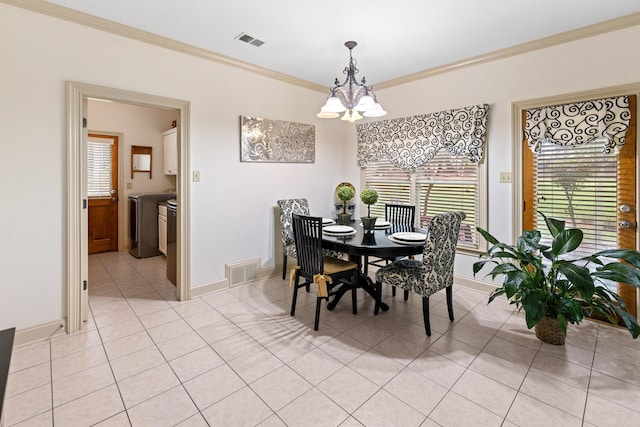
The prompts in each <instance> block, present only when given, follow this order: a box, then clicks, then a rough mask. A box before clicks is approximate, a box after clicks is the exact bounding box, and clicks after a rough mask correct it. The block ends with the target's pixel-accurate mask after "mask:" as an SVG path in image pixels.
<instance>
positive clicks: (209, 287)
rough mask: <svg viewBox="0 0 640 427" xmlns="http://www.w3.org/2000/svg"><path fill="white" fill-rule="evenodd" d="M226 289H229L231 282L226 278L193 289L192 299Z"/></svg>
mask: <svg viewBox="0 0 640 427" xmlns="http://www.w3.org/2000/svg"><path fill="white" fill-rule="evenodd" d="M224 289H229V280H228V279H226V278H225V279H220V280H216V281H215V282H210V283H206V284H204V285H200V286H196V287H193V288H191V298H196V297H200V296H202V295H206V294H210V293H212V292H218V291H222V290H224Z"/></svg>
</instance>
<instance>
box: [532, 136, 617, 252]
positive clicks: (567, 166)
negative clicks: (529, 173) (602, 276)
mask: <svg viewBox="0 0 640 427" xmlns="http://www.w3.org/2000/svg"><path fill="white" fill-rule="evenodd" d="M604 144H605V140H604V139H601V140H598V141H594V142H591V143H589V144H583V145H578V146H573V147H564V146H561V145H556V144H552V143H548V142H543V143H542V144H541V146H540V150H539V151H538V152H536V153H535V162H534V176H535V186H534V191H535V194H534V203H535V210H536V211H540V212H542V213H544V214H545V215H546V216H548V217H553V218H562V219H564V220H565V221H566V227H568V228H580V229H582V231H583V232H584V240H583V242H582V245H581V246H580V248H579V250H578V251H576V252H575V254H576V256H584V255H588V254H590V253H592V252H593V251H597V250H604V249H613V248H616V247H617V237H616V230H617V216H616V206H617V201H616V198H617V157H616V154H615V153H610V154H605V153H603V146H604ZM536 227H537V229H538V230H540V231H542V232H543V237H544V238H546V239H549V240H547V242H548V241H550V238H551V236H549V235H548V233H547V232H546V230H547V227H546V225H545V224H544V219H543V218H542V217H541V216H540V215H536ZM545 233H547V234H545ZM580 250H582V251H583V252H582V253H580Z"/></svg>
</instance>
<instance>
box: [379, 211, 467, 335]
mask: <svg viewBox="0 0 640 427" xmlns="http://www.w3.org/2000/svg"><path fill="white" fill-rule="evenodd" d="M465 217H466V215H465V213H464V212H449V213H445V214H440V215H436V216H434V217H433V218H432V219H431V222H430V223H429V227H428V234H427V240H426V242H425V246H424V251H423V253H422V260H421V261H420V260H415V259H401V260H397V261H394V262H392V263H391V264H389V265H385V266H383V267H380V269H379V270H378V271H377V272H376V294H377V297H376V307H375V309H374V313H375V314H378V310H379V306H380V302H381V298H382V284H383V283H386V284H388V285H391V286H397V287H400V288H403V289H405V290H406V291H411V292H415V293H417V294H420V295H422V316H423V318H424V328H425V332H426V333H427V335H428V336H431V324H430V323H429V297H430V296H431V295H433V294H434V293H436V292H438V291H440V290H442V289H446V293H447V309H448V312H449V320H451V321H453V290H452V285H453V262H454V260H455V255H456V245H457V243H458V234H459V232H460V223H461V222H462V220H463V219H464V218H465Z"/></svg>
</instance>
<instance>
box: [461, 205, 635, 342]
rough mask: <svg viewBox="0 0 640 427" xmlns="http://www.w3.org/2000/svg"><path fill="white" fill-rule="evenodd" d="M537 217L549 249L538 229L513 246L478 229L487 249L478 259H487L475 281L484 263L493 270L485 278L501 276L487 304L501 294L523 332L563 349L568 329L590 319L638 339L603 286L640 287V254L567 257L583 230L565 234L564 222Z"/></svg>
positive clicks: (607, 252) (620, 302) (628, 318)
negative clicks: (521, 319)
mask: <svg viewBox="0 0 640 427" xmlns="http://www.w3.org/2000/svg"><path fill="white" fill-rule="evenodd" d="M540 214H541V215H542V216H543V218H544V220H545V223H546V225H547V229H548V230H549V232H550V234H551V236H552V237H553V240H552V242H551V246H547V245H544V244H542V243H540V241H541V233H540V231H538V230H532V231H525V232H524V233H523V234H522V235H521V236H520V237H519V238H518V241H517V243H516V245H515V246H513V245H508V244H506V243H501V242H499V241H498V240H497V239H496V238H495V237H493V236H492V235H491V234H489V233H488V232H487V231H486V230H484V229H482V228H480V227H478V228H477V230H478V232H479V233H480V234H481V235H482V236H483V237H484V238H485V239H486V240H487V241H488V242H489V243H490V244H491V245H492V246H491V248H489V250H488V252H486V253H484V254H482V255H480V258H487V259H485V260H482V261H478V262H476V263H475V264H474V265H473V275H474V277H475V275H476V274H477V273H478V272H479V271H480V270H482V268H483V267H484V266H485V265H487V264H490V265H493V269H492V270H491V271H490V272H489V274H488V275H489V276H491V278H492V279H493V278H495V277H497V276H503V277H504V280H503V282H502V286H500V287H499V288H497V289H496V290H495V291H493V292H492V293H491V295H490V296H489V303H490V302H492V301H494V300H495V299H496V297H498V296H500V295H505V296H506V297H507V298H508V299H509V300H510V301H511V304H515V305H516V307H518V309H524V311H525V317H526V322H527V327H528V328H529V329H531V328H532V327H535V331H536V336H537V337H538V338H539V339H540V340H542V341H544V342H548V343H550V344H564V339H565V336H566V332H567V324H568V323H572V324H579V323H580V322H581V321H582V320H583V319H584V318H585V317H587V316H592V315H596V316H600V317H602V318H606V319H608V320H609V321H610V322H611V323H613V324H618V322H619V321H622V323H624V326H625V327H626V328H627V329H628V330H629V332H631V335H632V336H633V338H637V337H638V335H639V334H640V326H639V325H638V321H637V320H636V318H635V317H634V316H632V315H631V314H630V313H629V311H628V310H627V306H626V305H625V303H624V301H623V300H622V298H621V297H620V296H619V295H618V294H617V293H616V292H613V291H612V290H610V289H608V288H607V287H606V286H605V283H604V281H605V280H606V281H610V282H614V283H615V282H619V283H623V284H628V285H632V286H635V287H636V288H640V252H638V251H635V250H631V249H610V250H604V251H599V252H596V253H594V254H592V255H588V256H584V257H580V258H578V257H576V256H575V255H574V256H573V257H572V256H571V255H569V254H570V253H571V252H573V251H575V250H576V249H578V247H579V246H580V243H582V239H583V232H582V230H580V229H577V228H569V229H565V223H564V221H560V220H556V219H553V218H548V217H546V216H545V215H544V214H542V213H540ZM611 259H617V260H619V261H610V260H611Z"/></svg>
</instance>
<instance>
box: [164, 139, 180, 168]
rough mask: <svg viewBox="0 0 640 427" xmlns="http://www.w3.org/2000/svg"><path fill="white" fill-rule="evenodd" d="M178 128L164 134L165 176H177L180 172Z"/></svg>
mask: <svg viewBox="0 0 640 427" xmlns="http://www.w3.org/2000/svg"><path fill="white" fill-rule="evenodd" d="M176 131H177V128H173V129H169V130H167V131H165V132H162V135H163V137H164V174H165V175H175V174H176V173H177V171H178V133H177V132H176Z"/></svg>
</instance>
